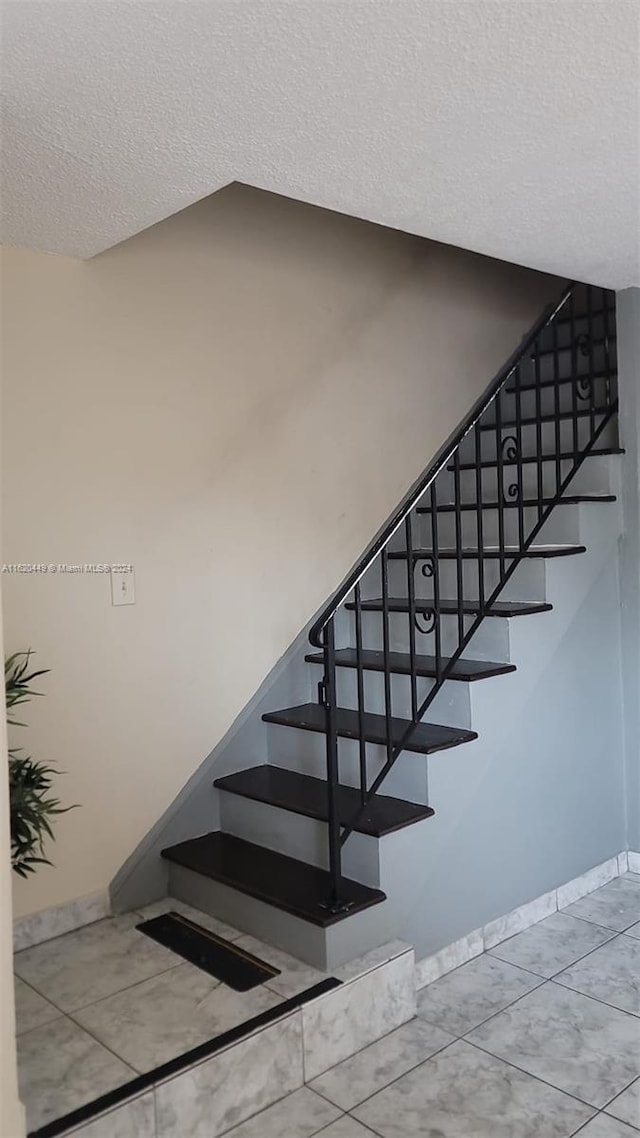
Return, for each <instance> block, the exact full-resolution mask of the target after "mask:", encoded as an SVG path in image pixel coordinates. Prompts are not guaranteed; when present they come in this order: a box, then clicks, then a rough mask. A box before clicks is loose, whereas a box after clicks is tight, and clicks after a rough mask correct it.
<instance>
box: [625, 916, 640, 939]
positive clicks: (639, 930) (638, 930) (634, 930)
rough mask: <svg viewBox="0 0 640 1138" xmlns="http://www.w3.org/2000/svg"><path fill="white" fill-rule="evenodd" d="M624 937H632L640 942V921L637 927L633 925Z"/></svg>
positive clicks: (626, 930)
mask: <svg viewBox="0 0 640 1138" xmlns="http://www.w3.org/2000/svg"><path fill="white" fill-rule="evenodd" d="M624 935H625V936H632V937H635V938H636V940H640V921H638V923H637V925H632V926H631V928H630V929H625V930H624Z"/></svg>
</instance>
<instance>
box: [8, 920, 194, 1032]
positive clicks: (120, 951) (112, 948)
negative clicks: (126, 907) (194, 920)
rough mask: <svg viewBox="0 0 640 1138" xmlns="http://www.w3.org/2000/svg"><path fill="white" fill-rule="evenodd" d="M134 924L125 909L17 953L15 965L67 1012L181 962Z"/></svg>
mask: <svg viewBox="0 0 640 1138" xmlns="http://www.w3.org/2000/svg"><path fill="white" fill-rule="evenodd" d="M136 924H139V917H138V915H137V914H127V915H126V916H123V917H114V918H110V919H108V920H106V921H99V922H98V923H97V924H95V925H88V926H87V927H86V928H84V929H79V930H78V931H77V932H73V933H67V935H66V936H63V937H58V938H57V939H56V940H50V941H47V942H46V944H39V945H36V946H35V947H34V948H27V949H25V951H24V952H19V953H18V954H17V955H16V956H15V957H14V970H15V972H16V974H17V975H18V976H20V977H21V979H23V980H26V982H27V983H28V984H30V985H31V987H33V988H35V989H36V991H38V992H40V993H41V995H43V996H45V997H46V998H47V999H49V1000H51V1002H52V1003H53V1004H55V1005H56V1007H59V1008H61V1009H62V1010H63V1011H66V1012H71V1011H74V1010H75V1009H77V1008H82V1007H84V1006H85V1005H86V1004H92V1003H95V1002H96V1000H100V999H102V998H103V997H104V996H110V995H112V994H113V993H115V992H120V991H122V989H123V988H128V987H131V985H133V984H138V983H139V982H140V981H141V980H146V979H148V978H149V977H150V976H155V975H157V974H158V973H159V972H166V970H167V969H168V968H174V967H176V965H178V964H180V963H181V961H182V957H180V956H176V954H175V953H173V952H170V951H169V949H168V948H163V946H162V945H160V944H156V942H155V941H153V940H151V939H150V938H149V937H148V936H145V935H144V933H140V932H138V931H137V929H136V927H135V926H136Z"/></svg>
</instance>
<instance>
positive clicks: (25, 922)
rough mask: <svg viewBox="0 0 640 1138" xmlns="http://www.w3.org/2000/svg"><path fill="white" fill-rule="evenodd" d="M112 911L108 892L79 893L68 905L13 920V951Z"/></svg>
mask: <svg viewBox="0 0 640 1138" xmlns="http://www.w3.org/2000/svg"><path fill="white" fill-rule="evenodd" d="M108 915H109V898H108V896H107V894H106V893H93V894H92V895H91V896H90V897H79V898H78V899H77V901H69V902H67V904H65V905H56V906H54V907H53V908H51V909H42V910H41V911H40V912H39V913H30V914H29V915H28V916H26V917H19V918H18V919H17V920H15V921H14V922H13V951H14V952H22V950H23V949H24V948H31V947H32V945H34V944H42V943H43V942H44V941H47V940H53V938H54V937H59V936H64V935H65V933H70V932H73V931H74V930H75V929H79V928H82V927H83V926H84V925H91V924H93V923H94V922H95V921H102V920H104V918H105V917H108Z"/></svg>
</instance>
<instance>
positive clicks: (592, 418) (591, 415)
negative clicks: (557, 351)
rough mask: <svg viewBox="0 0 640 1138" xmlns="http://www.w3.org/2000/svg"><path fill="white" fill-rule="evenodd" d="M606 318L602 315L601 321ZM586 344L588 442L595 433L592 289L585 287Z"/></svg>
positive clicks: (588, 286) (589, 286)
mask: <svg viewBox="0 0 640 1138" xmlns="http://www.w3.org/2000/svg"><path fill="white" fill-rule="evenodd" d="M605 319H606V316H604V314H603V320H605ZM587 321H588V327H587V343H588V346H589V412H590V413H589V427H590V435H589V442H591V439H592V438H593V436H594V435H595V433H596V381H595V368H594V365H593V289H592V287H591V285H587Z"/></svg>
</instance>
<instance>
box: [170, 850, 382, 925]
mask: <svg viewBox="0 0 640 1138" xmlns="http://www.w3.org/2000/svg"><path fill="white" fill-rule="evenodd" d="M162 856H163V857H165V858H167V859H168V860H169V861H172V862H175V864H176V865H182V866H184V867H185V868H186V869H190V870H193V871H194V872H195V873H200V874H202V875H203V876H204V877H208V878H211V879H212V880H213V881H220V882H221V883H222V884H223V885H228V886H230V887H231V888H232V889H237V890H238V892H240V893H246V894H248V896H249V897H256V898H257V899H258V900H259V901H264V902H265V903H266V904H267V905H273V906H274V907H275V908H277V909H284V911H285V912H287V913H293V915H294V916H296V917H300V918H301V919H302V920H304V921H309V922H310V923H311V924H314V925H319V926H320V927H321V928H327V926H329V925H333V924H336V922H337V921H342V920H344V919H345V917H351V916H353V914H354V913H358V912H360V911H361V910H362V909H368V908H370V907H371V906H372V905H378V904H380V902H381V901H385V900H386V895H385V894H384V893H382V892H381V890H380V889H371V888H369V886H368V885H361V884H360V882H358V881H351V880H350V879H349V878H347V877H343V878H342V893H343V897H344V900H345V901H346V902H348V904H349V908H348V910H346V911H343V912H340V913H332V912H330V911H329V910H328V909H326V908H323V906H324V905H325V904H326V901H327V898H328V897H329V894H330V879H329V874H328V873H327V872H326V870H324V869H318V868H317V867H316V866H314V865H307V864H306V862H304V861H298V860H297V859H296V858H293V857H287V856H286V855H285V854H280V853H275V852H274V851H273V850H269V849H266V848H265V847H264V846H257V845H255V844H254V843H253V842H245V841H244V840H243V839H242V838H236V837H233V836H232V835H231V834H223V833H221V831H219V830H216V831H214V832H213V833H211V834H203V835H202V836H201V837H199V838H190V839H189V840H188V841H186V842H179V843H178V845H175V846H170V847H169V848H168V849H165V850H163V851H162Z"/></svg>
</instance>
